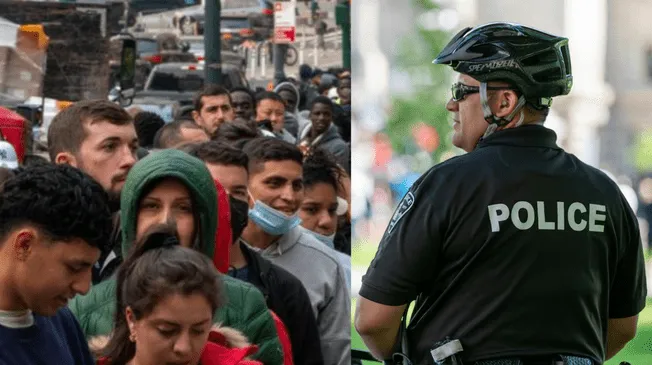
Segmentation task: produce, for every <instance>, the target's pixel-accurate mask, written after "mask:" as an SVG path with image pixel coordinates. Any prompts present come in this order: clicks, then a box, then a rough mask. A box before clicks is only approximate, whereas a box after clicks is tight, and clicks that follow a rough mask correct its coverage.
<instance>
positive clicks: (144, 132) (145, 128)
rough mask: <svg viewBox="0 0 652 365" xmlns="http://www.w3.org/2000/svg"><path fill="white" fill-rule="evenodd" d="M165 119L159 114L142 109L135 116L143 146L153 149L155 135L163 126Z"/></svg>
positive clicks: (140, 141)
mask: <svg viewBox="0 0 652 365" xmlns="http://www.w3.org/2000/svg"><path fill="white" fill-rule="evenodd" d="M164 125H165V121H163V118H161V117H160V116H159V115H158V114H156V113H152V112H146V111H142V112H139V113H138V114H136V115H135V116H134V126H135V127H136V134H137V135H138V143H139V144H140V146H141V147H143V148H146V149H151V148H152V147H153V145H154V136H155V135H156V132H158V131H159V129H161V128H163V126H164Z"/></svg>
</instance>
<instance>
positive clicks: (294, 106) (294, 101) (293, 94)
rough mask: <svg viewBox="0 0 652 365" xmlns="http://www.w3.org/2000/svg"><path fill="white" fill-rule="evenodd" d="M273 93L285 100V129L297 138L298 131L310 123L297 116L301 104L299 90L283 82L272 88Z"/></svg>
mask: <svg viewBox="0 0 652 365" xmlns="http://www.w3.org/2000/svg"><path fill="white" fill-rule="evenodd" d="M274 92H276V93H277V94H278V95H279V96H280V97H282V98H283V100H285V129H286V130H287V131H288V132H290V134H292V135H293V136H294V137H297V136H298V134H299V129H300V128H303V127H304V126H305V125H306V124H308V123H310V121H309V120H308V119H306V118H304V117H303V116H301V115H299V103H300V102H301V95H300V94H299V90H298V89H297V87H296V86H295V85H294V84H293V83H292V82H290V81H284V82H281V83H280V84H278V86H276V87H275V88H274Z"/></svg>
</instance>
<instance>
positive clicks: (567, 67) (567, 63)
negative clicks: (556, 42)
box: [560, 44, 572, 76]
mask: <svg viewBox="0 0 652 365" xmlns="http://www.w3.org/2000/svg"><path fill="white" fill-rule="evenodd" d="M560 51H561V56H562V58H563V60H564V76H565V75H571V74H572V72H571V59H570V52H569V51H568V44H565V45H563V46H561V49H560Z"/></svg>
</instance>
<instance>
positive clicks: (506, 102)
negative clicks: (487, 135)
mask: <svg viewBox="0 0 652 365" xmlns="http://www.w3.org/2000/svg"><path fill="white" fill-rule="evenodd" d="M494 95H495V102H496V103H497V106H496V108H495V111H494V115H495V116H497V117H499V118H504V117H506V116H508V115H510V114H511V113H512V112H513V111H514V108H516V104H517V103H518V95H516V92H515V91H514V90H508V89H505V90H497V91H495V94H494Z"/></svg>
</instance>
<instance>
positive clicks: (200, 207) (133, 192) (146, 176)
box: [120, 149, 217, 260]
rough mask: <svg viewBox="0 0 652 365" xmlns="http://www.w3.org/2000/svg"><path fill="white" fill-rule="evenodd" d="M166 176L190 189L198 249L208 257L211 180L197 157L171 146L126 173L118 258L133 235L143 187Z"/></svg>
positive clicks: (211, 247) (213, 222)
mask: <svg viewBox="0 0 652 365" xmlns="http://www.w3.org/2000/svg"><path fill="white" fill-rule="evenodd" d="M167 177H174V178H177V179H179V180H180V181H181V182H182V183H183V184H184V185H185V186H186V187H187V188H188V190H190V194H191V195H192V199H193V204H194V206H193V209H194V212H195V217H198V218H199V230H198V232H197V234H198V235H199V238H200V244H201V247H199V248H198V249H199V250H200V251H202V252H203V253H204V254H206V255H207V256H208V257H209V258H211V260H212V259H213V253H214V251H215V232H216V231H217V193H216V190H215V183H214V182H213V178H212V177H211V174H210V172H209V171H208V169H206V166H204V163H203V162H202V161H201V160H199V159H198V158H195V157H192V156H190V155H188V154H187V153H185V152H181V151H179V150H173V149H169V150H162V151H156V152H152V153H151V154H149V155H148V156H147V157H145V158H144V159H142V160H140V161H138V163H136V165H134V167H132V169H131V171H129V175H127V180H126V181H125V185H124V187H123V188H122V193H121V194H120V195H121V197H120V226H121V228H122V255H123V256H122V257H127V255H128V253H129V250H130V248H131V245H132V244H133V242H134V240H135V237H136V222H137V216H138V202H139V201H140V198H141V195H142V194H143V190H144V189H145V188H147V187H148V186H149V185H150V183H151V182H153V181H156V180H160V179H162V178H167Z"/></svg>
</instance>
